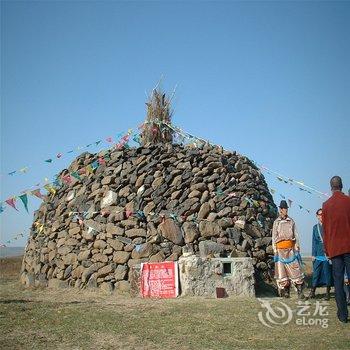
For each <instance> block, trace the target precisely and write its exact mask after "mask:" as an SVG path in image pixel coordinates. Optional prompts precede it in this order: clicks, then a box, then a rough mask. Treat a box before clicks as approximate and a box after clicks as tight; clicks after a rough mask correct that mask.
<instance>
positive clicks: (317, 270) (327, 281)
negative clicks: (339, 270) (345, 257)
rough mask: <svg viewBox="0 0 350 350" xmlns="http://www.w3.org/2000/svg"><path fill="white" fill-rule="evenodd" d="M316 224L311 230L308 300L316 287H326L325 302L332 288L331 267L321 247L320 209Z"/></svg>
mask: <svg viewBox="0 0 350 350" xmlns="http://www.w3.org/2000/svg"><path fill="white" fill-rule="evenodd" d="M316 217H317V219H318V224H316V225H315V226H314V227H313V230H312V261H313V264H312V266H313V272H312V287H311V291H310V294H309V297H308V298H309V299H313V298H315V292H316V288H317V287H327V292H326V297H325V299H326V300H329V299H330V292H331V287H332V286H333V278H332V265H331V264H330V261H329V259H328V258H327V257H326V255H325V253H324V246H323V227H322V209H318V210H317V212H316Z"/></svg>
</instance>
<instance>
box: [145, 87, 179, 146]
mask: <svg viewBox="0 0 350 350" xmlns="http://www.w3.org/2000/svg"><path fill="white" fill-rule="evenodd" d="M146 106H147V116H146V121H145V123H144V126H143V130H142V132H141V141H142V144H143V145H146V144H149V143H151V144H155V143H160V142H163V143H167V142H170V143H171V142H172V140H173V136H172V131H171V130H170V129H169V128H168V127H166V126H164V125H163V124H162V123H167V124H171V116H172V110H171V97H170V98H169V97H167V96H166V94H165V93H163V92H162V91H161V89H160V88H159V87H158V88H156V89H153V90H152V93H151V95H150V96H149V98H148V101H147V102H146Z"/></svg>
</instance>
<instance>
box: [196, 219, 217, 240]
mask: <svg viewBox="0 0 350 350" xmlns="http://www.w3.org/2000/svg"><path fill="white" fill-rule="evenodd" d="M199 232H200V233H201V235H202V236H203V237H216V236H219V234H220V232H221V228H220V226H219V225H218V224H216V223H215V222H209V221H205V220H203V221H201V222H200V223H199Z"/></svg>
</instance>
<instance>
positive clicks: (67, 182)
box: [62, 174, 72, 185]
mask: <svg viewBox="0 0 350 350" xmlns="http://www.w3.org/2000/svg"><path fill="white" fill-rule="evenodd" d="M62 180H63V181H64V182H65V183H66V184H68V185H69V184H70V183H71V182H72V178H71V176H70V175H69V174H68V175H65V176H62Z"/></svg>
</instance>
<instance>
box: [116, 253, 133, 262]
mask: <svg viewBox="0 0 350 350" xmlns="http://www.w3.org/2000/svg"><path fill="white" fill-rule="evenodd" d="M129 257H130V253H128V252H123V251H119V252H115V253H114V254H113V261H114V262H115V263H117V264H125V263H126V262H127V261H128V260H129Z"/></svg>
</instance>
